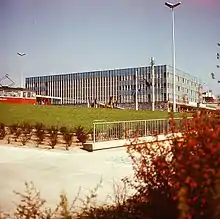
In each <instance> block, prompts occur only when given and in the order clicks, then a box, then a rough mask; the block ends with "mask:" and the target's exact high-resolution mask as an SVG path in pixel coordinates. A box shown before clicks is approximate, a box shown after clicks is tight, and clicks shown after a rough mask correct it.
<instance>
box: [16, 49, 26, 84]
mask: <svg viewBox="0 0 220 219" xmlns="http://www.w3.org/2000/svg"><path fill="white" fill-rule="evenodd" d="M17 55H18V56H20V57H23V56H26V54H25V53H20V52H17ZM22 68H23V66H22ZM20 74H21V75H20V87H22V86H23V70H22V69H21V73H20Z"/></svg>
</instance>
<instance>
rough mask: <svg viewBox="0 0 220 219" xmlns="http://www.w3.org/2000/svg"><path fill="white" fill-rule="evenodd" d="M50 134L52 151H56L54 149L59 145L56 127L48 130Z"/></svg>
mask: <svg viewBox="0 0 220 219" xmlns="http://www.w3.org/2000/svg"><path fill="white" fill-rule="evenodd" d="M48 134H49V145H50V146H51V148H52V149H54V147H55V146H56V144H57V137H58V128H57V127H55V126H51V127H50V128H49V129H48Z"/></svg>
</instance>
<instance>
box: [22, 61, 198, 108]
mask: <svg viewBox="0 0 220 219" xmlns="http://www.w3.org/2000/svg"><path fill="white" fill-rule="evenodd" d="M136 71H137V81H138V84H137V88H138V97H137V98H138V102H139V104H140V105H146V107H145V108H149V106H150V105H151V102H152V93H153V92H152V71H151V66H145V67H138V68H124V69H112V70H100V71H92V72H82V73H68V74H59V75H48V76H37V77H29V78H26V80H25V86H26V88H27V89H30V90H34V91H36V93H37V94H38V95H48V96H56V97H61V98H62V104H88V102H91V101H94V100H97V101H100V102H104V103H108V101H109V99H110V98H111V97H113V99H115V100H117V102H118V104H121V105H122V106H123V105H128V106H129V105H132V104H134V100H135V86H136V85H135V74H136ZM172 72H173V71H172V67H171V66H169V65H159V66H154V77H155V87H154V88H155V90H154V92H155V106H156V108H157V107H158V106H160V105H161V104H164V103H168V102H169V101H170V102H172V100H173V74H172ZM200 88H201V82H200V80H199V79H198V78H195V77H193V76H191V75H189V74H187V73H185V72H183V71H180V70H178V69H177V70H176V102H177V103H183V102H194V103H198V102H199V93H200V91H199V89H200ZM147 106H148V107H147Z"/></svg>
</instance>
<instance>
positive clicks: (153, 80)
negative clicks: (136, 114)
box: [150, 57, 155, 111]
mask: <svg viewBox="0 0 220 219" xmlns="http://www.w3.org/2000/svg"><path fill="white" fill-rule="evenodd" d="M150 64H151V75H152V111H154V110H155V76H154V58H153V57H151V61H150Z"/></svg>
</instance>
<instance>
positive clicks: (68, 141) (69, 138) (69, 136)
mask: <svg viewBox="0 0 220 219" xmlns="http://www.w3.org/2000/svg"><path fill="white" fill-rule="evenodd" d="M60 132H61V133H62V135H63V140H64V141H65V145H66V150H69V147H70V146H71V145H72V142H73V131H72V130H71V129H67V128H66V127H61V128H60Z"/></svg>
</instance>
